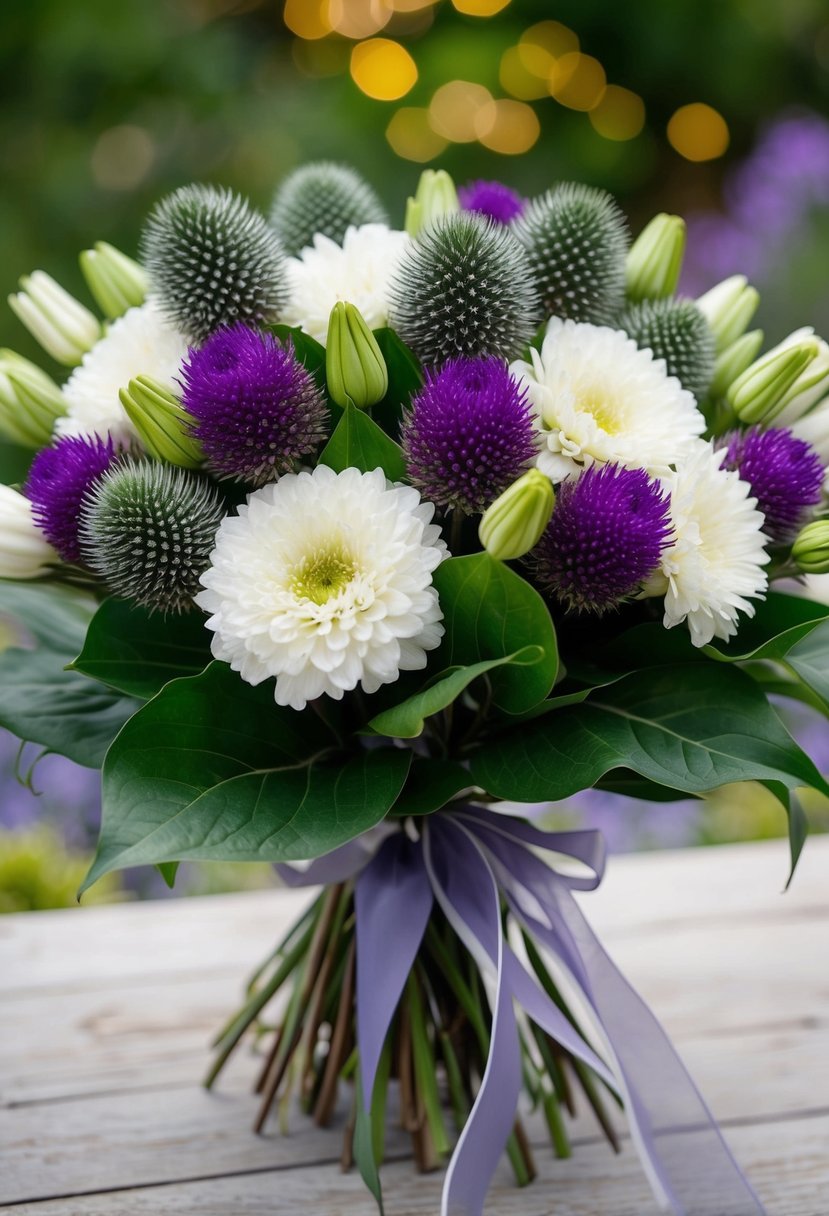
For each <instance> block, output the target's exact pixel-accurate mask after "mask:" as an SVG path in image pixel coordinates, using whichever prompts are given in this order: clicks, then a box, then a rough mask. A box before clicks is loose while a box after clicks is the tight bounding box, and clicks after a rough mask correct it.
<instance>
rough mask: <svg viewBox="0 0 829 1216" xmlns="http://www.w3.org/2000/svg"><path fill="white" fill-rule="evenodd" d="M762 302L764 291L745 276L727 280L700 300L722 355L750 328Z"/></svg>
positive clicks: (738, 275) (735, 275)
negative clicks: (761, 294)
mask: <svg viewBox="0 0 829 1216" xmlns="http://www.w3.org/2000/svg"><path fill="white" fill-rule="evenodd" d="M759 303H760V293H759V291H758V290H757V288H756V287H752V286H751V285H750V284H749V281H748V279H747V278H746V277H745V275H742V274H734V275H732V276H731V278H730V279H723V281H722V283H718V284H717V286H716V287H712V288H711V290H710V291H706V293H705V295H703V296H700V297H699V299H698V300H697V308H699V309H700V311H701V312H702V314H703V316H704V317H705V319H706V320H707V322H708V324H709V325H710V326H711V330H712V332H713V334H714V338H715V339H716V343H717V354H720V353H721V352H722V351H724V350H725V349H726V348H727V347H729V346H731V344H732V342H736V341H737V339H738V338H739V337H740V335H741V334H744V333H745V331H746V330H747V329H748V327H749V324H750V322H751V318H752V317H753V316H754V314H755V312H756V311H757V306H758V305H759Z"/></svg>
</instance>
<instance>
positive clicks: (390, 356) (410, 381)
mask: <svg viewBox="0 0 829 1216" xmlns="http://www.w3.org/2000/svg"><path fill="white" fill-rule="evenodd" d="M374 337H375V338H376V340H377V345H378V346H379V347H380V352H381V354H382V356H383V358H384V359H385V361H386V367H387V368H388V373H389V389H388V392H387V393H386V395H385V397H384V398H383V400H382V401H381V402H379V403H378V404H377V405H375V406H374V407H373V408H372V411H371V412H372V416H373V417H374V418H375V419H376V420H377V422H379V423H380V425H381V426H382V427H383V429H384V430H385V431H386V432H387V433H388V434H390V435H398V434H399V433H400V423H401V421H402V418H403V413H404V410H405V408H406V406H408V405H409V403H410V401H411V399H412V397H413V396H414V394H415V393H416V392H417V391H418V390H419V389H420V387H421V385H422V384H423V373H422V371H421V368H420V364H419V362H418V360H417V358H416V357H415V355H414V354H413V353H412V351H410V350H409V348H408V346H405V345H404V344H403V343H402V342H401V341H400V339H399V338H398V336H397V334H396V333H395V332H394V330H393V329H388V328H384V329H375V330H374Z"/></svg>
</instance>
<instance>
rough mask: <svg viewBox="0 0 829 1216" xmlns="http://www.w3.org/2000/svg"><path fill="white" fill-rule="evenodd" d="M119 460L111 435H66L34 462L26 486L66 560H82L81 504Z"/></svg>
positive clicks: (36, 516) (37, 513)
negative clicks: (79, 532)
mask: <svg viewBox="0 0 829 1216" xmlns="http://www.w3.org/2000/svg"><path fill="white" fill-rule="evenodd" d="M116 459H117V452H116V450H115V447H114V445H113V442H112V439H110V438H108V439H101V438H100V437H99V436H98V435H65V436H64V437H63V438H61V439H58V440H57V441H56V443H54V444H53V445H52V446H51V447H49V448H44V449H43V451H42V452H38V454H37V456H35V458H34V460H33V461H32V467H31V468H30V469H29V477H28V480H27V481H26V485H25V488H24V492H25V494H26V497H27V498H28V499H29V501H30V502H31V504H32V518H33V519H34V521H35V523H36V524H37V526H38V527H39V528H40V530H41V532H42V533H43V535H44V536H45V537H46V539H47V540H48V541H49V543H50V544H51V545H54V547H55V549H57V551H58V553H59V554H60V556H61V557H62V558H63V560H64V561H65V562H79V561H80V560H81V547H80V542H79V541H78V525H79V521H80V514H81V506H82V504H83V502H84V499H85V498H86V496H87V494H88V493H89V491H90V490H91V489H92V487H93V486H94V485H95V483H96V482H97V481H98V479H99V478H100V477H103V475H104V473H106V472H107V471H108V470H109V469H111V468H112V466H113V464H114V463H115V461H116Z"/></svg>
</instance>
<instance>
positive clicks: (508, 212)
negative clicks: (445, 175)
mask: <svg viewBox="0 0 829 1216" xmlns="http://www.w3.org/2000/svg"><path fill="white" fill-rule="evenodd" d="M458 199H459V200H460V204H461V208H462V210H464V211H478V212H479V213H480V214H481V215H488V216H489V218H490V219H491V220H496V221H497V222H498V223H499V224H510V223H512V221H513V220H514V219H516V218H517V217H518V216H519V215H521V213H522V211H523V210H524V208H525V206H526V205H527V204H526V200H525V199H523V198H522V197H521V195H520V194H518V193H516V191H515V190H511V189H510V188H509V186H505V185H504V183H503V182H490V181H483V180H479V181H475V182H469V183H468V184H467V185H466V186H461V188H460V189H459V190H458Z"/></svg>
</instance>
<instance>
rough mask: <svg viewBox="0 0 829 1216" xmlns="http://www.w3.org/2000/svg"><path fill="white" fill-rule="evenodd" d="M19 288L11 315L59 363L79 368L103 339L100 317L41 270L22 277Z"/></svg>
mask: <svg viewBox="0 0 829 1216" xmlns="http://www.w3.org/2000/svg"><path fill="white" fill-rule="evenodd" d="M20 287H21V290H20V291H19V292H18V293H17V294H16V295H10V296H9V306H10V307H11V310H12V312H13V313H14V314H15V316H16V317H17V318H18V320H19V321H21V322H22V324H23V325H25V326H26V328H27V329H28V331H29V333H30V334H31V335H32V337H33V338H34V339H35V340H36V341H37V342H39V343H40V345H41V346H42V347H43V349H44V350H45V351H46V353H47V354H49V355H51V356H52V358H53V359H54V360H55V361H56V362H58V363H62V364H64V365H65V366H66V367H77V365H78V364H79V363H80V362H81V359H82V358H83V356H84V355H85V354H86V352H87V351H88V350H90V349H91V347H93V346H94V345H95V343H96V342H97V341H98V339H99V338H100V336H101V323H100V321H99V320H98V318H97V317H95V316H94V315H93V314H92V313H91V312H90V311H89V309H88V308H84V306H83V304H81V303H80V302H79V301H78V300H76V299H75V297H74V296H71V295H70V294H69V292H68V291H64V289H63V288H62V287H61V286H60V284H59V283H56V282H55V280H54V279H53V278H52V277H51V275H48V274H46V273H45V272H44V271H42V270H35V271H33V272H32V274H30V275H23V277H22V278H21V280H20Z"/></svg>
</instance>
